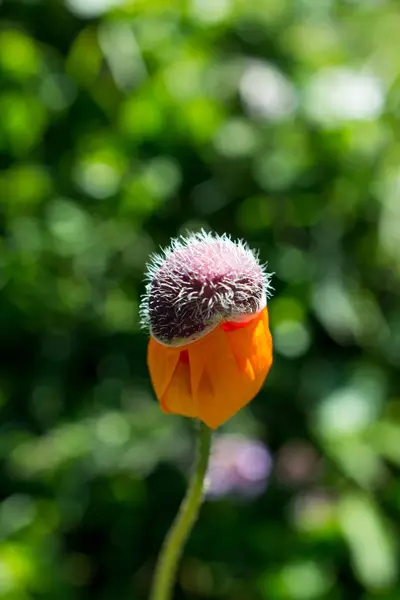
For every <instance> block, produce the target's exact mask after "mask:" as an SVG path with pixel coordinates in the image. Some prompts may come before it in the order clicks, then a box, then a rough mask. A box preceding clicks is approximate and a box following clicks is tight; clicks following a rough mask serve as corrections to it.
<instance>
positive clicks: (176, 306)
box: [140, 230, 271, 346]
mask: <svg viewBox="0 0 400 600" xmlns="http://www.w3.org/2000/svg"><path fill="white" fill-rule="evenodd" d="M145 279H146V281H147V285H146V292H145V294H144V295H143V296H142V299H141V304H140V318H141V324H142V326H143V327H146V328H148V329H149V330H150V333H151V335H152V336H153V337H154V338H155V339H156V340H157V341H158V342H160V343H161V344H164V345H166V346H181V345H184V344H188V343H189V342H192V341H195V340H197V339H199V338H200V337H203V336H204V335H205V334H206V333H208V332H209V331H211V330H212V329H214V328H215V327H216V326H217V325H218V324H219V323H221V322H224V321H245V320H247V319H250V318H252V317H253V316H254V315H255V314H257V313H258V312H260V311H261V310H262V309H263V308H264V307H265V306H266V303H267V299H268V297H269V296H270V295H271V284H270V279H271V274H270V273H268V272H267V265H266V264H265V265H263V264H261V263H260V262H259V260H258V253H257V252H254V251H252V250H251V249H250V248H249V246H248V244H247V243H246V242H244V241H243V240H237V241H232V239H231V237H230V236H229V235H227V234H223V235H221V236H220V235H217V234H215V233H208V232H206V231H204V230H202V231H200V232H198V233H191V234H189V235H188V236H187V237H184V236H180V237H178V238H175V239H173V240H172V241H171V244H170V246H169V247H168V248H165V249H164V250H162V252H161V253H160V254H158V253H156V254H153V255H152V256H151V257H150V260H149V263H148V264H147V272H146V275H145Z"/></svg>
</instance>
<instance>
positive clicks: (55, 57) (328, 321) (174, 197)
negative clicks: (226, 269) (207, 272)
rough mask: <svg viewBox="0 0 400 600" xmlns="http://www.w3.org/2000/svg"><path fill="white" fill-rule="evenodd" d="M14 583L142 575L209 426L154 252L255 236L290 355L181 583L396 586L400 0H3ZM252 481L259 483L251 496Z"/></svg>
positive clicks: (4, 566)
mask: <svg viewBox="0 0 400 600" xmlns="http://www.w3.org/2000/svg"><path fill="white" fill-rule="evenodd" d="M0 16H1V20H0V161H1V162H0V166H1V172H0V211H1V216H0V227H1V238H0V265H1V269H0V303H1V310H0V332H1V348H2V353H1V354H2V360H1V371H0V410H1V424H0V427H1V436H0V453H1V464H2V478H1V479H2V483H1V489H2V494H1V503H0V597H1V598H4V599H6V600H30V599H42V598H43V599H49V600H50V599H51V600H62V599H67V598H68V599H71V600H72V599H74V600H75V599H77V600H78V599H84V598H85V599H86V598H96V600H114V599H115V598H137V599H139V600H140V599H141V598H146V597H147V594H148V588H149V582H150V579H151V573H152V569H153V566H154V560H155V557H156V555H157V552H158V549H159V546H160V544H161V541H162V539H163V536H164V534H165V531H166V530H167V528H168V526H169V524H170V522H171V519H172V518H173V515H174V514H175V512H176V509H177V506H178V504H179V502H180V499H181V497H182V495H183V492H184V489H185V481H186V474H187V472H188V469H189V466H190V462H191V460H190V458H191V455H192V449H193V448H192V446H193V437H194V436H193V428H192V423H191V422H189V421H186V420H183V419H179V418H174V417H168V416H166V415H163V414H162V413H161V412H160V411H159V409H158V406H157V404H156V402H155V401H154V397H153V394H152V390H151V387H150V384H149V379H148V375H147V371H146V361H145V357H146V343H147V340H146V335H145V334H143V332H141V331H140V327H139V323H138V316H137V308H138V301H139V297H140V294H141V293H142V291H143V284H142V274H143V271H144V265H145V262H146V259H147V257H148V254H149V253H150V252H151V251H153V250H155V249H157V248H158V247H159V245H164V244H166V243H168V241H169V238H170V236H173V235H177V234H179V233H181V232H184V231H185V230H186V229H188V228H189V229H197V228H200V227H203V226H204V227H206V228H212V229H214V230H216V231H218V232H219V233H222V232H229V233H231V234H232V235H233V236H235V237H237V236H239V237H244V238H246V239H247V240H248V241H249V243H250V244H251V245H252V246H253V247H255V248H258V249H259V250H260V253H261V257H262V259H263V260H266V261H267V260H268V262H269V267H270V269H271V270H272V271H274V272H275V273H276V275H275V276H274V286H275V290H276V294H275V298H274V299H273V300H272V301H271V303H270V316H271V326H272V331H273V335H274V340H275V364H274V367H273V369H272V372H271V374H270V376H269V378H268V380H267V382H266V385H265V387H264V389H263V391H262V392H261V393H260V394H259V396H258V398H257V399H256V400H255V401H254V402H253V403H252V405H251V406H250V407H249V408H248V409H246V410H244V411H242V412H241V413H240V414H239V415H238V416H237V417H235V419H233V420H232V421H231V422H230V423H229V424H228V425H227V426H226V427H225V428H224V429H225V432H227V433H229V432H236V433H240V434H241V435H242V436H247V437H248V438H250V439H254V438H255V439H257V440H259V441H261V442H263V443H264V444H266V445H267V446H268V448H269V451H270V453H271V457H272V462H273V468H272V472H271V474H270V476H269V480H268V485H267V488H266V489H265V491H262V492H261V491H260V493H259V494H258V495H254V494H253V495H251V496H249V497H240V496H238V495H237V494H233V495H232V494H231V495H229V494H228V495H221V496H218V497H216V498H212V499H211V498H210V500H209V501H208V502H206V504H205V505H204V508H203V511H202V516H201V521H200V522H199V524H198V525H197V527H196V529H195V531H194V533H193V536H192V537H191V540H190V542H189V544H188V547H187V550H186V553H185V557H184V560H183V563H182V567H181V570H180V576H179V582H178V586H177V590H176V598H177V599H179V598H209V599H217V598H219V599H228V598H229V599H230V600H252V599H256V598H259V599H261V600H263V599H265V600H314V599H315V600H318V599H321V600H374V599H379V600H398V599H399V598H400V591H399V589H400V585H399V573H398V570H399V548H398V538H399V533H400V532H399V523H400V480H399V465H400V397H399V367H400V302H399V292H400V135H399V134H400V130H399V117H400V113H399V100H400V69H399V41H398V31H399V28H400V10H399V5H398V2H397V0H321V1H314V2H311V1H309V0H295V1H294V2H289V1H288V0H177V1H176V2H172V1H171V0H170V1H168V0H164V1H163V0H127V1H126V2H124V0H65V2H62V1H61V0H0ZM244 496H245V494H244Z"/></svg>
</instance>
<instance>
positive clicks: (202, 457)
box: [150, 423, 211, 600]
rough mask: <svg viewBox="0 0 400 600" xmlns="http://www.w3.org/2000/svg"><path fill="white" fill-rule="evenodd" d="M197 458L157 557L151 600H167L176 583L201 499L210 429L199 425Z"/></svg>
mask: <svg viewBox="0 0 400 600" xmlns="http://www.w3.org/2000/svg"><path fill="white" fill-rule="evenodd" d="M197 435H198V456H197V464H196V466H195V468H194V471H193V475H192V477H191V480H190V483H189V487H188V489H187V492H186V496H185V498H184V500H183V502H182V504H181V506H180V508H179V511H178V514H177V515H176V517H175V520H174V522H173V524H172V526H171V528H170V530H169V532H168V534H167V537H166V538H165V540H164V544H163V547H162V548H161V552H160V555H159V558H158V563H157V566H156V570H155V574H154V579H153V586H152V590H151V593H150V600H170V599H171V598H172V592H173V588H174V583H175V575H176V571H177V568H178V561H179V559H180V557H181V554H182V551H183V548H184V545H185V543H186V540H187V538H188V537H189V534H190V532H191V530H192V528H193V525H194V524H195V522H196V519H197V516H198V514H199V510H200V506H201V503H202V500H203V487H204V477H205V474H206V472H207V466H208V460H209V457H210V447H211V430H210V429H209V428H208V427H207V425H204V423H200V427H199V431H198V434H197Z"/></svg>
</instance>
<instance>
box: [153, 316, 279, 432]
mask: <svg viewBox="0 0 400 600" xmlns="http://www.w3.org/2000/svg"><path fill="white" fill-rule="evenodd" d="M147 360H148V366H149V370H150V376H151V380H152V384H153V387H154V390H155V393H156V396H157V399H158V401H159V403H160V406H161V408H162V410H163V411H164V412H167V413H177V414H179V415H183V416H186V417H198V418H199V419H201V420H202V421H204V423H206V425H208V426H209V427H211V428H212V429H215V428H217V427H219V426H220V425H222V423H224V422H225V421H227V420H228V419H230V418H231V417H232V416H233V415H234V414H236V413H237V412H238V411H239V410H240V409H241V408H243V407H244V406H245V405H246V404H248V403H249V402H250V401H251V400H252V399H253V398H254V397H255V396H256V394H257V393H258V392H259V390H260V388H261V386H262V385H263V383H264V380H265V378H266V376H267V374H268V371H269V369H270V367H271V364H272V338H271V334H270V331H269V326H268V312H267V308H264V309H263V310H262V311H261V312H260V313H259V314H257V315H256V316H255V317H254V318H253V319H252V320H251V321H249V322H247V323H244V324H240V325H237V324H235V323H232V324H231V323H229V322H228V323H225V324H223V325H220V326H218V327H216V328H215V329H213V331H212V332H211V333H209V334H208V335H206V336H205V337H203V338H201V339H199V340H198V341H196V342H194V343H191V344H188V345H186V346H181V347H178V348H168V347H167V346H163V345H162V344H160V343H159V342H157V341H156V340H155V339H154V338H153V337H152V338H150V342H149V348H148V355H147Z"/></svg>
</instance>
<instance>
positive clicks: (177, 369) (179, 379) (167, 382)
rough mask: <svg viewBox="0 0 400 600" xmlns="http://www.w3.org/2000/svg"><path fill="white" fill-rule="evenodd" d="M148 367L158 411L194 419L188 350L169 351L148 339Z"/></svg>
mask: <svg viewBox="0 0 400 600" xmlns="http://www.w3.org/2000/svg"><path fill="white" fill-rule="evenodd" d="M185 354H186V356H185ZM185 359H186V360H185ZM147 364H148V367H149V372H150V378H151V382H152V384H153V388H154V391H155V394H156V396H157V400H158V402H159V403H160V406H161V409H162V410H163V411H164V412H171V413H176V414H179V415H183V416H185V417H195V416H197V410H196V408H195V405H194V399H193V395H192V392H191V383H190V369H189V361H188V356H187V351H186V353H185V350H184V348H183V347H182V348H168V347H166V346H163V345H162V344H160V343H159V342H157V341H156V340H155V339H154V338H150V341H149V347H148V351H147Z"/></svg>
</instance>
